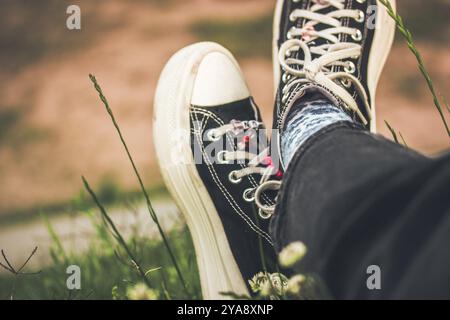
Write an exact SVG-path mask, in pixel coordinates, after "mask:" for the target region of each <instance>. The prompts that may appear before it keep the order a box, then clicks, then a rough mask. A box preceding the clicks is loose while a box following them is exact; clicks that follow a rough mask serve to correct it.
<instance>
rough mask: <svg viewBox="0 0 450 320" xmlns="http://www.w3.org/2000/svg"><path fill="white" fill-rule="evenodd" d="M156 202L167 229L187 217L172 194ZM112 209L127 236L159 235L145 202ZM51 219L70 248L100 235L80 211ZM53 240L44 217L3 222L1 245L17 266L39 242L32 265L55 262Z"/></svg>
mask: <svg viewBox="0 0 450 320" xmlns="http://www.w3.org/2000/svg"><path fill="white" fill-rule="evenodd" d="M153 205H154V209H155V212H157V214H158V218H159V220H160V222H161V224H162V226H163V228H164V230H166V231H168V230H170V229H172V228H173V227H175V226H176V225H177V224H180V223H181V222H182V221H183V220H182V218H181V216H179V214H178V211H177V208H176V206H175V204H174V203H173V202H172V201H171V200H170V198H164V199H161V200H158V201H155V202H154V203H153ZM94 210H95V211H93V213H94V216H95V217H100V213H99V212H98V210H96V209H94ZM108 213H109V214H110V216H111V218H112V219H113V221H114V223H115V224H116V226H117V228H118V229H119V230H120V231H121V233H122V235H123V236H124V237H128V236H130V235H131V234H135V233H137V234H139V235H145V236H146V237H149V238H157V237H159V234H158V231H157V228H156V225H155V224H154V223H153V221H152V220H151V218H150V216H149V214H148V211H147V207H146V205H145V203H142V204H139V206H137V207H135V208H114V209H110V210H108ZM49 221H50V223H51V225H52V227H53V229H54V231H55V233H56V234H57V235H58V236H59V237H60V239H61V242H62V245H63V247H64V249H65V250H66V251H67V252H74V253H80V252H83V251H84V250H86V249H88V247H89V244H90V243H92V241H93V240H94V239H95V238H96V237H97V238H98V236H97V235H96V230H95V226H94V224H93V222H92V219H91V218H90V217H89V216H88V215H87V214H84V213H81V212H80V213H78V214H70V215H61V216H55V217H50V218H49ZM96 221H98V219H96ZM52 242H53V241H52V238H51V236H50V234H49V232H48V229H47V227H46V225H45V222H44V221H43V220H42V219H37V220H34V221H31V222H29V223H21V224H17V225H13V226H9V227H1V226H0V249H3V250H5V253H6V255H7V257H8V259H9V260H10V262H11V263H12V264H13V266H17V265H21V264H22V263H23V262H24V261H25V259H26V258H27V257H28V256H29V254H30V253H31V251H32V250H33V248H34V247H35V246H38V247H39V249H38V251H37V253H36V255H35V256H34V257H33V259H32V260H31V261H30V265H29V267H31V268H33V267H40V268H41V267H43V266H46V265H49V264H51V262H52V261H51V257H50V253H49V250H50V247H51V245H52ZM28 270H30V269H28ZM5 272H6V271H5V270H4V269H3V268H0V273H5Z"/></svg>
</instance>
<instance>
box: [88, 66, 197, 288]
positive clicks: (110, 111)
mask: <svg viewBox="0 0 450 320" xmlns="http://www.w3.org/2000/svg"><path fill="white" fill-rule="evenodd" d="M89 78H90V79H91V81H92V83H93V84H94V88H95V90H96V91H97V92H98V94H99V97H100V100H101V101H102V102H103V104H104V106H105V108H106V111H107V112H108V114H109V116H110V118H111V121H112V122H113V124H114V127H115V128H116V131H117V133H118V135H119V138H120V141H121V142H122V145H123V147H124V148H125V152H126V153H127V156H128V159H129V160H130V162H131V165H132V167H133V171H134V173H135V175H136V178H137V179H138V182H139V185H140V188H141V190H142V193H143V194H144V197H145V201H146V204H147V209H148V212H149V214H150V217H151V218H152V220H153V221H154V222H155V224H156V226H157V228H158V232H159V234H160V236H161V238H162V240H163V242H164V245H165V246H166V249H167V252H168V253H169V255H170V259H171V260H172V263H173V265H174V267H175V269H176V271H177V274H178V278H179V279H180V282H181V283H182V285H183V288H184V290H185V292H186V294H188V295H189V291H188V289H187V286H186V282H185V281H184V278H183V275H182V273H181V271H180V268H179V266H178V263H177V260H176V258H175V255H174V254H173V251H172V249H171V247H170V244H169V241H168V239H167V237H166V235H165V233H164V230H163V229H162V226H161V224H160V223H159V220H158V216H157V215H156V213H155V211H154V209H153V206H152V204H151V201H150V197H149V196H148V193H147V190H146V189H145V187H144V183H143V182H142V178H141V175H140V174H139V171H138V170H137V167H136V165H135V163H134V160H133V157H132V156H131V153H130V150H129V149H128V146H127V144H126V142H125V139H124V138H123V135H122V131H121V130H120V127H119V125H118V123H117V121H116V118H115V117H114V114H113V112H112V110H111V108H110V107H109V103H108V101H107V99H106V97H105V95H104V94H103V91H102V88H101V87H100V85H99V84H98V82H97V79H96V78H95V76H93V75H92V74H90V75H89Z"/></svg>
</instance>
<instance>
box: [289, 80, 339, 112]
mask: <svg viewBox="0 0 450 320" xmlns="http://www.w3.org/2000/svg"><path fill="white" fill-rule="evenodd" d="M317 100H322V101H323V100H325V101H328V102H330V103H331V104H333V105H336V106H338V105H339V104H340V102H339V101H338V100H337V99H336V97H334V96H333V95H332V94H331V93H330V92H329V91H327V90H325V89H324V88H322V87H321V86H318V85H314V84H307V85H303V86H300V87H299V88H296V89H294V90H293V91H292V93H291V96H290V98H289V100H288V101H289V102H288V107H292V106H293V105H296V104H298V103H303V104H304V103H307V102H311V101H317Z"/></svg>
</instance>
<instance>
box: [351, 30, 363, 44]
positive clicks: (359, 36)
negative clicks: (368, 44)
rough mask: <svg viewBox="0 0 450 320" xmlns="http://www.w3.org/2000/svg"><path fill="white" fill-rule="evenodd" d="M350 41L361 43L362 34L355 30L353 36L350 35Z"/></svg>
mask: <svg viewBox="0 0 450 320" xmlns="http://www.w3.org/2000/svg"><path fill="white" fill-rule="evenodd" d="M352 39H353V40H355V41H361V40H362V33H361V31H359V30H358V29H356V32H355V34H352Z"/></svg>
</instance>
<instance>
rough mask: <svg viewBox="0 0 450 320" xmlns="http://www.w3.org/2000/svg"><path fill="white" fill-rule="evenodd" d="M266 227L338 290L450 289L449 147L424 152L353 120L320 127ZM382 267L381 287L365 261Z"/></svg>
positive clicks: (434, 294)
mask: <svg viewBox="0 0 450 320" xmlns="http://www.w3.org/2000/svg"><path fill="white" fill-rule="evenodd" d="M278 199H279V201H278V205H277V209H276V213H275V216H274V218H273V220H272V223H271V233H272V235H273V237H274V239H275V240H276V245H277V250H280V249H282V248H283V247H284V246H286V245H287V244H289V243H291V242H294V241H302V242H304V243H305V244H306V246H307V247H308V254H307V255H306V257H305V258H304V260H302V262H301V264H300V270H301V271H302V272H305V273H314V274H317V275H318V276H319V277H320V278H321V280H322V281H323V282H324V284H325V285H326V287H327V288H328V290H329V291H330V293H331V295H332V297H333V298H336V299H416V298H425V299H431V298H447V299H448V298H450V155H449V154H447V155H444V156H441V157H439V158H433V159H431V158H427V157H425V156H422V155H420V154H418V153H416V152H414V151H412V150H410V149H407V148H404V147H402V146H400V145H398V144H395V143H392V142H390V141H388V140H386V139H384V138H382V137H380V136H378V135H373V134H370V133H368V132H366V131H363V130H360V129H358V128H357V127H355V126H353V125H351V124H349V123H337V124H334V125H331V126H329V127H326V128H324V129H322V130H321V131H319V132H318V133H316V134H315V135H314V136H313V137H312V138H310V139H309V140H308V141H307V142H306V143H305V144H304V145H302V147H301V148H300V149H299V150H297V152H296V154H295V155H294V157H293V159H292V161H291V162H290V165H289V168H288V170H287V172H286V173H285V177H284V181H283V185H282V188H281V190H280V194H279V198H278ZM371 265H376V266H379V268H380V276H381V277H380V279H381V289H380V290H377V289H375V290H369V289H368V287H367V283H366V282H367V279H368V277H369V276H370V275H369V274H368V270H367V268H368V267H369V266H371Z"/></svg>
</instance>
